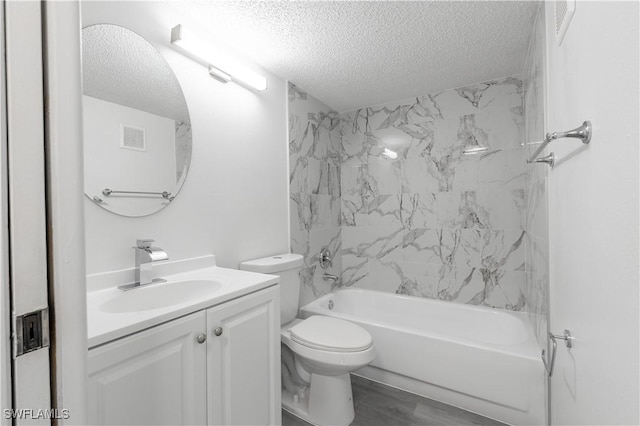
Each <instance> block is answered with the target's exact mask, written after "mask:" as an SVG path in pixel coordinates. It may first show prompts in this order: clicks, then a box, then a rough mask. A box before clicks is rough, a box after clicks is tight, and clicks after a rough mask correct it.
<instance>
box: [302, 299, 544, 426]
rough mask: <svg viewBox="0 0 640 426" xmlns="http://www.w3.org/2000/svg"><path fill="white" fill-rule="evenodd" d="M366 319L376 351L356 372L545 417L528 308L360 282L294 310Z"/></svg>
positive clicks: (540, 420)
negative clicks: (415, 293)
mask: <svg viewBox="0 0 640 426" xmlns="http://www.w3.org/2000/svg"><path fill="white" fill-rule="evenodd" d="M311 315H326V316H332V317H337V318H342V319H345V320H348V321H351V322H354V323H356V324H358V325H360V326H362V327H364V328H365V329H366V330H367V331H369V333H370V334H371V336H372V337H373V342H374V346H375V349H376V358H375V360H374V361H373V362H372V363H371V365H370V366H368V367H365V368H363V369H360V370H358V371H356V373H355V374H358V375H361V376H363V377H366V378H369V379H372V380H375V381H379V382H382V383H385V384H388V385H391V386H394V387H397V388H400V389H403V390H406V391H409V392H413V393H416V394H419V395H422V396H425V397H427V398H431V399H435V400H438V401H441V402H444V403H447V404H450V405H454V406H457V407H460V408H463V409H465V410H469V411H473V412H475V413H478V414H481V415H483V416H486V417H490V418H493V419H496V420H499V421H502V422H505V423H510V424H518V425H520V424H536V425H540V424H544V423H545V415H544V412H545V403H544V395H545V392H544V386H545V376H544V367H543V365H542V361H541V359H540V352H539V350H538V346H537V344H536V342H535V338H534V336H533V333H532V331H531V327H530V326H529V325H528V322H527V320H526V315H525V314H523V313H518V312H510V311H504V310H500V309H490V308H485V307H479V306H471V305H464V304H457V303H450V302H442V301H438V300H430V299H423V298H418V297H411V296H400V295H396V294H391V293H383V292H378V291H372V290H363V289H353V288H350V289H341V290H338V291H336V292H333V293H329V294H327V295H325V296H323V297H321V298H320V299H317V300H315V301H314V302H311V303H310V304H308V305H306V306H304V307H302V308H301V310H300V316H301V317H302V318H308V317H309V316H311Z"/></svg>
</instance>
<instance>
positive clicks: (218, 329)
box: [213, 327, 223, 336]
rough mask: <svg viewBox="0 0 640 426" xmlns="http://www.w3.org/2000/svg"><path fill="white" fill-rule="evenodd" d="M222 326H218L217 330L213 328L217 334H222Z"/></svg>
mask: <svg viewBox="0 0 640 426" xmlns="http://www.w3.org/2000/svg"><path fill="white" fill-rule="evenodd" d="M222 331H223V330H222V327H217V328H216V329H215V330H213V334H215V335H216V336H220V335H221V334H222Z"/></svg>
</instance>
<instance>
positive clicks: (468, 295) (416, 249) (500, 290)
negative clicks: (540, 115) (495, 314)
mask: <svg viewBox="0 0 640 426" xmlns="http://www.w3.org/2000/svg"><path fill="white" fill-rule="evenodd" d="M340 118H341V131H342V155H341V162H340V164H341V167H340V178H341V180H340V193H341V205H340V209H339V211H340V224H341V226H342V235H341V238H342V281H343V282H342V284H343V285H346V286H356V287H363V288H370V289H375V290H381V291H387V292H393V293H398V294H406V295H411V296H419V297H428V298H433V299H440V300H446V301H453V302H458V303H470V304H475V305H484V306H491V307H498V308H505V309H511V310H523V309H525V306H526V299H525V293H524V283H525V267H524V264H525V250H524V237H525V235H524V234H525V232H524V207H525V149H524V148H522V147H521V143H522V141H523V83H522V81H521V80H520V79H519V78H514V77H509V78H503V79H499V80H493V81H488V82H484V83H479V84H474V85H471V86H468V87H461V88H457V89H452V90H446V91H442V92H438V93H434V94H431V95H427V96H419V97H416V98H412V99H407V100H404V101H400V102H394V103H389V104H385V105H381V106H375V107H369V108H362V109H359V110H357V111H354V112H351V113H346V114H342V115H341V116H340ZM477 144H479V145H481V146H485V147H487V150H486V151H484V152H483V153H480V154H475V155H463V150H464V149H465V148H466V147H472V146H476V145H477Z"/></svg>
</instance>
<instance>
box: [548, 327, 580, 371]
mask: <svg viewBox="0 0 640 426" xmlns="http://www.w3.org/2000/svg"><path fill="white" fill-rule="evenodd" d="M548 337H549V338H550V339H551V342H552V345H553V347H552V349H551V362H550V363H549V364H547V358H546V356H545V350H544V349H543V350H542V354H541V356H542V363H543V364H544V369H545V370H547V374H548V375H549V377H551V376H553V369H554V367H555V365H556V352H557V351H558V342H557V340H556V339H560V340H564V343H565V345H566V346H567V348H572V347H573V343H572V342H573V339H575V337H573V336H572V335H571V331H570V330H565V331H564V334H563V335H562V336H560V335H558V334H553V333H551V332H549V334H548Z"/></svg>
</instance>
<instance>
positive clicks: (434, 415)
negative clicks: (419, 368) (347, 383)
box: [282, 376, 504, 426]
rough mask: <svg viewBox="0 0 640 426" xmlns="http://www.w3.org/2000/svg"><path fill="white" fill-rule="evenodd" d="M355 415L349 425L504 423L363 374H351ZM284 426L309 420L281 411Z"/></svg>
mask: <svg viewBox="0 0 640 426" xmlns="http://www.w3.org/2000/svg"><path fill="white" fill-rule="evenodd" d="M351 386H352V387H353V401H354V406H355V410H356V418H355V420H354V421H353V423H351V425H352V426H418V425H447V426H457V425H492V426H493V425H501V426H504V423H500V422H497V421H495V420H491V419H488V418H486V417H482V416H480V415H478V414H474V413H470V412H468V411H465V410H461V409H460V408H456V407H452V406H450V405H447V404H443V403H441V402H437V401H433V400H431V399H427V398H423V397H421V396H418V395H414V394H412V393H408V392H404V391H401V390H398V389H395V388H392V387H389V386H385V385H383V384H380V383H376V382H372V381H370V380H367V379H364V378H362V377H357V376H351ZM282 425H283V426H309V423H307V422H305V421H303V420H301V419H299V418H298V417H296V416H294V415H292V414H289V413H288V412H286V411H284V410H283V411H282Z"/></svg>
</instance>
